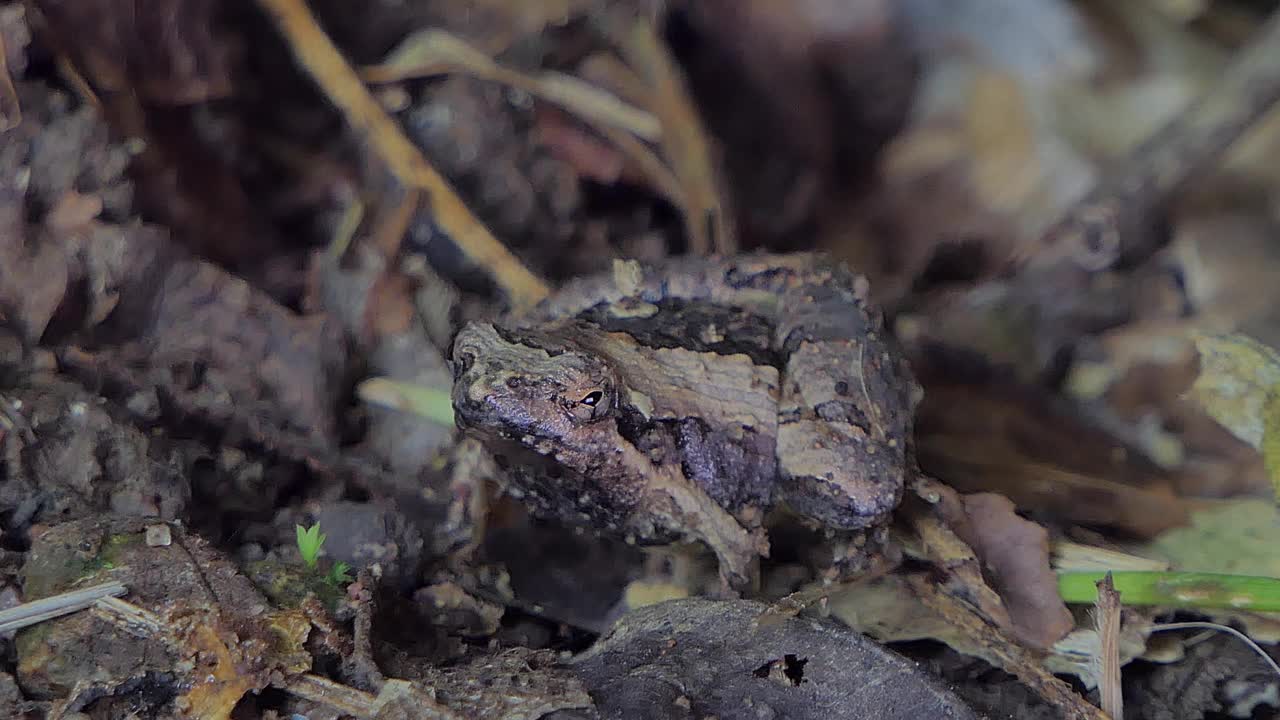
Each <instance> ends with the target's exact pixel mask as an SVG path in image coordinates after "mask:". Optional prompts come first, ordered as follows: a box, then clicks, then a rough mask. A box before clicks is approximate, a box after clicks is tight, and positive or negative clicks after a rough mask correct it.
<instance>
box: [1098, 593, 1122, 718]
mask: <svg viewBox="0 0 1280 720" xmlns="http://www.w3.org/2000/svg"><path fill="white" fill-rule="evenodd" d="M1093 621H1094V624H1095V629H1096V630H1097V632H1098V654H1097V656H1096V657H1095V658H1094V660H1095V662H1096V663H1097V665H1098V667H1097V676H1098V679H1099V683H1098V689H1099V692H1100V693H1101V695H1102V711H1103V712H1105V713H1106V714H1108V715H1110V716H1111V718H1112V720H1124V695H1123V693H1122V692H1121V687H1120V593H1119V592H1117V591H1116V586H1115V584H1113V583H1112V582H1111V573H1107V576H1106V577H1104V578H1103V579H1101V580H1099V581H1098V600H1097V602H1096V603H1095V604H1094V608H1093Z"/></svg>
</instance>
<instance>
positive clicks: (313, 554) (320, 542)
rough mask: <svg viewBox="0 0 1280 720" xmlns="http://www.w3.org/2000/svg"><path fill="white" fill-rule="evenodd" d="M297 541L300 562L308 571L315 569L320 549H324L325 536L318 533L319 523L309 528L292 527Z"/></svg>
mask: <svg viewBox="0 0 1280 720" xmlns="http://www.w3.org/2000/svg"><path fill="white" fill-rule="evenodd" d="M293 527H294V530H295V531H296V532H297V539H298V554H300V555H302V562H303V563H304V564H306V566H307V568H308V569H310V570H315V569H316V564H317V563H318V562H319V559H320V548H322V547H324V541H325V538H326V535H325V534H324V533H322V532H320V523H316V524H315V525H312V526H311V527H309V528H304V527H302V526H301V525H294V526H293Z"/></svg>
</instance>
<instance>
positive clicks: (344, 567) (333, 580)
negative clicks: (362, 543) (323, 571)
mask: <svg viewBox="0 0 1280 720" xmlns="http://www.w3.org/2000/svg"><path fill="white" fill-rule="evenodd" d="M350 569H351V566H350V565H348V564H346V563H344V562H342V561H341V560H339V561H338V562H336V563H334V564H333V567H331V568H329V574H328V575H326V576H325V578H324V581H325V582H327V583H329V584H330V585H343V584H346V583H349V582H351V581H352V580H353V578H352V577H351V575H350V574H348V573H347V571H348V570H350Z"/></svg>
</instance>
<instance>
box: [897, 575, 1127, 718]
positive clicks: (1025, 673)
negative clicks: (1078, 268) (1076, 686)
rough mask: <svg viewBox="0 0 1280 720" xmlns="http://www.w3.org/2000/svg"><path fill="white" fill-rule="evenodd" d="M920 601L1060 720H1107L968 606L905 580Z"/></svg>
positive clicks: (923, 580) (919, 579)
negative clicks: (984, 652)
mask: <svg viewBox="0 0 1280 720" xmlns="http://www.w3.org/2000/svg"><path fill="white" fill-rule="evenodd" d="M907 580H908V583H909V584H910V586H911V588H912V589H913V590H914V591H915V592H916V594H917V596H918V597H919V598H920V601H921V602H922V603H923V604H924V605H925V606H927V607H929V608H930V609H931V610H933V611H934V612H936V613H938V614H940V615H941V616H942V617H944V618H946V620H947V622H948V623H949V624H951V625H952V626H953V627H955V628H957V629H959V630H961V631H962V632H964V633H965V634H966V635H968V636H969V637H970V638H972V639H973V640H974V641H975V642H977V643H979V644H980V645H981V646H982V647H983V648H984V649H985V650H986V654H985V657H989V658H991V659H993V660H995V661H996V664H997V665H999V667H1000V669H1002V670H1004V671H1005V672H1007V673H1009V674H1011V675H1013V676H1015V677H1017V678H1018V679H1019V680H1020V681H1022V682H1023V683H1024V684H1025V685H1026V686H1027V687H1029V688H1031V689H1032V690H1033V691H1034V692H1035V693H1036V694H1037V695H1039V696H1040V697H1041V698H1042V699H1043V700H1044V701H1045V702H1047V703H1049V704H1051V705H1053V706H1054V707H1055V708H1057V709H1058V710H1059V711H1060V712H1061V713H1062V717H1064V718H1069V719H1070V720H1108V718H1107V716H1106V715H1105V714H1103V712H1102V710H1100V709H1099V708H1096V707H1094V706H1093V705H1090V704H1089V703H1088V702H1086V701H1085V699H1084V698H1083V697H1081V696H1080V695H1078V694H1076V692H1075V691H1074V690H1072V689H1071V686H1069V685H1067V683H1065V682H1063V681H1062V680H1060V679H1058V678H1057V677H1056V676H1054V674H1053V673H1051V672H1049V671H1048V670H1047V669H1045V667H1044V665H1043V663H1042V662H1041V660H1040V658H1039V657H1038V656H1037V655H1036V654H1034V653H1032V652H1030V651H1029V650H1026V649H1025V648H1023V647H1021V646H1020V645H1018V643H1017V642H1016V641H1015V640H1014V639H1013V638H1012V637H1010V636H1009V635H1008V634H1007V633H1006V632H1005V631H1004V630H1002V629H1000V628H998V627H996V626H994V625H992V624H991V623H989V622H987V621H986V620H984V619H983V618H982V616H981V615H980V614H979V613H978V612H977V611H975V610H974V609H973V608H972V607H971V606H970V605H968V604H967V603H966V602H964V601H963V600H961V599H959V598H956V597H953V596H951V595H950V594H947V593H944V592H940V591H939V590H938V589H937V586H936V585H934V584H933V583H932V582H931V581H930V580H929V579H928V578H927V577H924V576H922V575H911V576H908V578H907Z"/></svg>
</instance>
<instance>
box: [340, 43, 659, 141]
mask: <svg viewBox="0 0 1280 720" xmlns="http://www.w3.org/2000/svg"><path fill="white" fill-rule="evenodd" d="M448 72H463V73H466V74H468V75H471V76H472V77H477V78H481V79H483V80H489V81H491V82H496V83H500V84H503V85H506V86H508V87H512V88H516V89H518V90H523V91H525V92H527V93H529V94H530V95H534V96H536V97H539V98H541V99H543V100H545V101H547V102H550V103H554V104H556V105H559V106H560V107H562V108H564V109H565V110H568V111H569V112H572V113H573V114H574V115H577V116H578V117H580V118H582V119H583V120H585V121H587V122H588V123H590V124H591V125H592V126H593V127H596V128H597V129H598V128H599V127H601V126H604V127H615V128H620V129H622V130H626V131H627V132H629V133H632V134H634V135H636V136H638V137H641V138H644V139H645V140H657V139H658V138H659V137H660V135H661V134H662V126H661V125H660V124H659V123H658V118H656V117H654V115H653V113H650V112H647V111H645V110H641V109H640V108H636V107H632V106H631V105H628V104H627V103H625V102H623V101H621V100H619V99H618V98H616V97H614V96H613V95H610V94H609V93H607V92H605V91H604V90H601V89H599V88H597V87H595V86H594V85H591V84H589V83H586V82H583V81H582V80H579V79H578V78H575V77H573V76H571V75H565V74H564V73H558V72H550V71H547V72H542V73H539V74H537V75H531V74H527V73H523V72H520V71H518V70H514V69H512V68H508V67H505V66H502V65H499V64H498V63H497V62H495V61H494V59H493V58H491V57H489V56H488V55H486V54H485V53H484V52H482V51H480V50H477V49H476V48H475V47H472V46H471V45H470V44H468V43H467V42H466V41H464V40H462V39H461V38H459V37H457V36H455V35H453V34H451V33H448V32H446V31H444V30H438V29H435V28H432V29H428V30H422V31H420V32H416V33H414V34H412V35H410V36H409V37H408V38H406V39H405V40H404V41H403V42H401V43H400V45H399V46H398V47H397V48H396V49H395V50H393V51H392V52H391V54H390V55H389V56H388V57H387V58H386V60H384V61H383V62H382V63H381V64H378V65H370V66H366V67H364V68H361V70H360V75H361V77H363V78H364V79H365V80H366V81H368V82H371V83H387V82H395V81H398V80H406V79H409V78H418V77H427V76H430V75H439V74H443V73H448Z"/></svg>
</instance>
